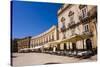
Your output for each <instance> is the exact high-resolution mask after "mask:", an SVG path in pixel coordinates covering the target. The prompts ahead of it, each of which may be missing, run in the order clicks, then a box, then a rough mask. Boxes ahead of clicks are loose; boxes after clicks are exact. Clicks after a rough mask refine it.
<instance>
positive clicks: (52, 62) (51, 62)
mask: <svg viewBox="0 0 100 67" xmlns="http://www.w3.org/2000/svg"><path fill="white" fill-rule="evenodd" d="M48 64H60V63H57V62H49V63H45V64H44V65H48Z"/></svg>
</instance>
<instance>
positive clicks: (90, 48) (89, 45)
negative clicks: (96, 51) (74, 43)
mask: <svg viewBox="0 0 100 67" xmlns="http://www.w3.org/2000/svg"><path fill="white" fill-rule="evenodd" d="M86 48H87V50H92V42H91V40H90V39H87V40H86Z"/></svg>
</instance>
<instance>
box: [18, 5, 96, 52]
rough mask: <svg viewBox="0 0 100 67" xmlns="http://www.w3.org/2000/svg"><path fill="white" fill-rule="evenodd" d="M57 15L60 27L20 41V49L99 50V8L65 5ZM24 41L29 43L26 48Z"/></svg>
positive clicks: (54, 50) (54, 27)
mask: <svg viewBox="0 0 100 67" xmlns="http://www.w3.org/2000/svg"><path fill="white" fill-rule="evenodd" d="M57 15H58V25H56V26H55V25H53V26H52V27H51V28H50V29H49V30H47V31H45V32H43V33H41V34H40V35H37V36H33V37H31V38H30V40H29V39H28V40H27V39H24V40H23V39H22V40H19V42H18V43H19V49H23V48H28V49H29V50H31V51H35V50H37V51H41V52H44V51H53V52H56V51H84V50H95V49H97V6H95V5H80V4H64V5H63V6H62V7H61V8H60V9H59V10H58V12H57ZM24 41H27V46H26V47H25V46H23V45H22V44H23V42H24ZM29 41H30V43H29ZM21 45H22V47H21Z"/></svg>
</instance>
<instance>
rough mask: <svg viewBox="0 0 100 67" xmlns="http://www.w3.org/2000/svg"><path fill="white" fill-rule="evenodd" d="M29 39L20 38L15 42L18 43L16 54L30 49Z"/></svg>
mask: <svg viewBox="0 0 100 67" xmlns="http://www.w3.org/2000/svg"><path fill="white" fill-rule="evenodd" d="M30 39H31V37H30V36H29V37H25V38H21V39H19V40H18V41H17V43H18V52H21V51H26V52H27V51H28V49H29V48H30Z"/></svg>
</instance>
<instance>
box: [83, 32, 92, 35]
mask: <svg viewBox="0 0 100 67" xmlns="http://www.w3.org/2000/svg"><path fill="white" fill-rule="evenodd" d="M83 34H85V35H88V36H93V33H92V32H89V31H84V32H83Z"/></svg>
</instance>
